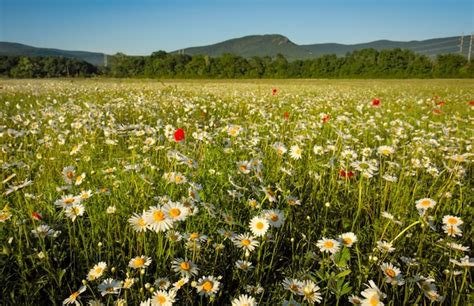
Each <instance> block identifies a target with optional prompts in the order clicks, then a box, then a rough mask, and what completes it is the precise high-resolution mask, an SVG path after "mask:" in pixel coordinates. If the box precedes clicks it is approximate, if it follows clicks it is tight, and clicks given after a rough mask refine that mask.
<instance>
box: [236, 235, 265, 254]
mask: <svg viewBox="0 0 474 306" xmlns="http://www.w3.org/2000/svg"><path fill="white" fill-rule="evenodd" d="M232 242H233V243H234V245H235V246H236V247H238V248H241V249H243V250H245V251H249V252H252V251H253V250H255V248H256V247H258V245H259V244H260V243H259V242H258V241H257V240H255V237H253V236H251V235H250V234H248V233H247V234H240V235H237V236H236V237H234V238H232Z"/></svg>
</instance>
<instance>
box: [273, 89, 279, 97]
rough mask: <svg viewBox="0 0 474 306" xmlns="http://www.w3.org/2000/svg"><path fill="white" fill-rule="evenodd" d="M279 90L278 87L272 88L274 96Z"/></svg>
mask: <svg viewBox="0 0 474 306" xmlns="http://www.w3.org/2000/svg"><path fill="white" fill-rule="evenodd" d="M277 92H278V89H277V88H272V96H274V95H276V94H277Z"/></svg>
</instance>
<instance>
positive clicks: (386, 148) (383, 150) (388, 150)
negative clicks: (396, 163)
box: [377, 146, 395, 156]
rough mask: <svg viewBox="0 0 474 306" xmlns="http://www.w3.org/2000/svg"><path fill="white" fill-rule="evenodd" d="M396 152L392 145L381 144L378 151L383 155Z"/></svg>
mask: <svg viewBox="0 0 474 306" xmlns="http://www.w3.org/2000/svg"><path fill="white" fill-rule="evenodd" d="M394 152H395V149H394V148H393V147H391V146H380V147H378V149H377V153H379V155H383V156H390V155H392V154H393V153H394Z"/></svg>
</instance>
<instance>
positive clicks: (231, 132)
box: [227, 125, 243, 137]
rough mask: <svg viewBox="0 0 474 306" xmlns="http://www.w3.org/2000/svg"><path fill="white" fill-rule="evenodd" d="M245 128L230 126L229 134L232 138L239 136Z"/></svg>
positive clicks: (228, 128)
mask: <svg viewBox="0 0 474 306" xmlns="http://www.w3.org/2000/svg"><path fill="white" fill-rule="evenodd" d="M242 130H243V128H242V127H241V126H240V125H229V126H228V127H227V134H228V135H229V136H232V137H236V136H239V134H240V132H242Z"/></svg>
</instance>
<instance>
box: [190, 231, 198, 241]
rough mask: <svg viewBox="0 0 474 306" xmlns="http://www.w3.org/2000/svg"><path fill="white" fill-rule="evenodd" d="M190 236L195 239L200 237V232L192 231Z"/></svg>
mask: <svg viewBox="0 0 474 306" xmlns="http://www.w3.org/2000/svg"><path fill="white" fill-rule="evenodd" d="M189 238H191V239H193V240H194V239H197V238H199V234H198V233H192V234H191V235H190V236H189Z"/></svg>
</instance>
